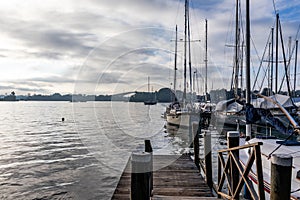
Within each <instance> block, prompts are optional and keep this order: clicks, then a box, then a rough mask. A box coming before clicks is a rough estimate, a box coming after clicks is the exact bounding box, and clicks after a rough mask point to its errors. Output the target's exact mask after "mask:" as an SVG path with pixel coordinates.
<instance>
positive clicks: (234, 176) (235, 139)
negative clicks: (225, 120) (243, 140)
mask: <svg viewBox="0 0 300 200" xmlns="http://www.w3.org/2000/svg"><path fill="white" fill-rule="evenodd" d="M239 144H240V133H239V132H238V131H228V132H227V145H228V148H233V147H237V146H239ZM232 153H233V154H234V155H235V156H236V157H237V158H239V151H238V150H236V151H232ZM233 162H234V161H233V160H230V170H231V173H230V175H231V183H229V184H231V188H232V191H235V190H236V188H237V186H238V183H239V179H240V176H239V173H238V168H237V166H236V165H234V164H233Z"/></svg>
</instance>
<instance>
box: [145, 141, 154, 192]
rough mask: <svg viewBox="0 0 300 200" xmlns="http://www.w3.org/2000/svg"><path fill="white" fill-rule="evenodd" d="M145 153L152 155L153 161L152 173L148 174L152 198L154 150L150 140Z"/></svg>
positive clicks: (151, 162) (151, 163) (151, 165)
mask: <svg viewBox="0 0 300 200" xmlns="http://www.w3.org/2000/svg"><path fill="white" fill-rule="evenodd" d="M145 152H147V153H150V155H151V161H150V171H149V172H148V176H149V180H150V196H152V194H153V149H152V145H151V142H150V140H145Z"/></svg>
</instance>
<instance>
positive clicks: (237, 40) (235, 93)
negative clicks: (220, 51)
mask: <svg viewBox="0 0 300 200" xmlns="http://www.w3.org/2000/svg"><path fill="white" fill-rule="evenodd" d="M238 29H239V0H236V9H235V46H234V50H235V55H234V57H235V59H234V62H235V63H234V67H235V74H234V96H235V97H237V96H238V92H237V91H238V84H239V80H238V79H239V78H238V77H239V72H238V71H239V58H238V43H239V39H238V37H239V34H238Z"/></svg>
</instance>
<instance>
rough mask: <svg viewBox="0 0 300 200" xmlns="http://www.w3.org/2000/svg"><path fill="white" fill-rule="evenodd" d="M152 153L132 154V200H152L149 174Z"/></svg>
mask: <svg viewBox="0 0 300 200" xmlns="http://www.w3.org/2000/svg"><path fill="white" fill-rule="evenodd" d="M150 163H151V154H150V153H145V152H142V153H139V152H137V153H132V155H131V200H140V199H145V200H149V199H150V180H149V174H148V172H149V171H150Z"/></svg>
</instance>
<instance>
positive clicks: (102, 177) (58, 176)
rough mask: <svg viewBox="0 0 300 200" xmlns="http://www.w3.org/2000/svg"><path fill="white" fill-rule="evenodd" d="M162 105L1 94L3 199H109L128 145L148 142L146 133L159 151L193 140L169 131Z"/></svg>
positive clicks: (0, 178) (179, 149)
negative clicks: (17, 98) (4, 98)
mask: <svg viewBox="0 0 300 200" xmlns="http://www.w3.org/2000/svg"><path fill="white" fill-rule="evenodd" d="M164 109H165V105H161V104H158V105H155V106H145V105H143V104H142V103H126V102H87V103H69V102H1V103H0V110H1V115H0V121H1V123H0V136H1V140H0V191H1V193H0V199H110V198H111V196H112V194H113V192H114V189H115V187H116V185H117V182H118V180H119V177H120V175H121V173H122V170H123V168H124V166H125V164H126V163H127V161H128V158H129V156H130V154H131V152H132V151H135V150H139V149H143V144H144V140H145V139H151V142H152V146H153V148H154V153H155V154H166V153H171V154H177V153H182V152H184V151H185V150H186V148H187V147H188V143H187V141H184V140H182V139H180V138H179V137H176V136H174V135H172V134H168V133H166V132H165V130H164V128H163V127H164V120H163V119H162V118H161V113H162V112H163V111H164ZM62 117H64V118H65V121H64V122H62V121H61V119H62ZM165 164H166V165H167V164H168V163H165Z"/></svg>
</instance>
